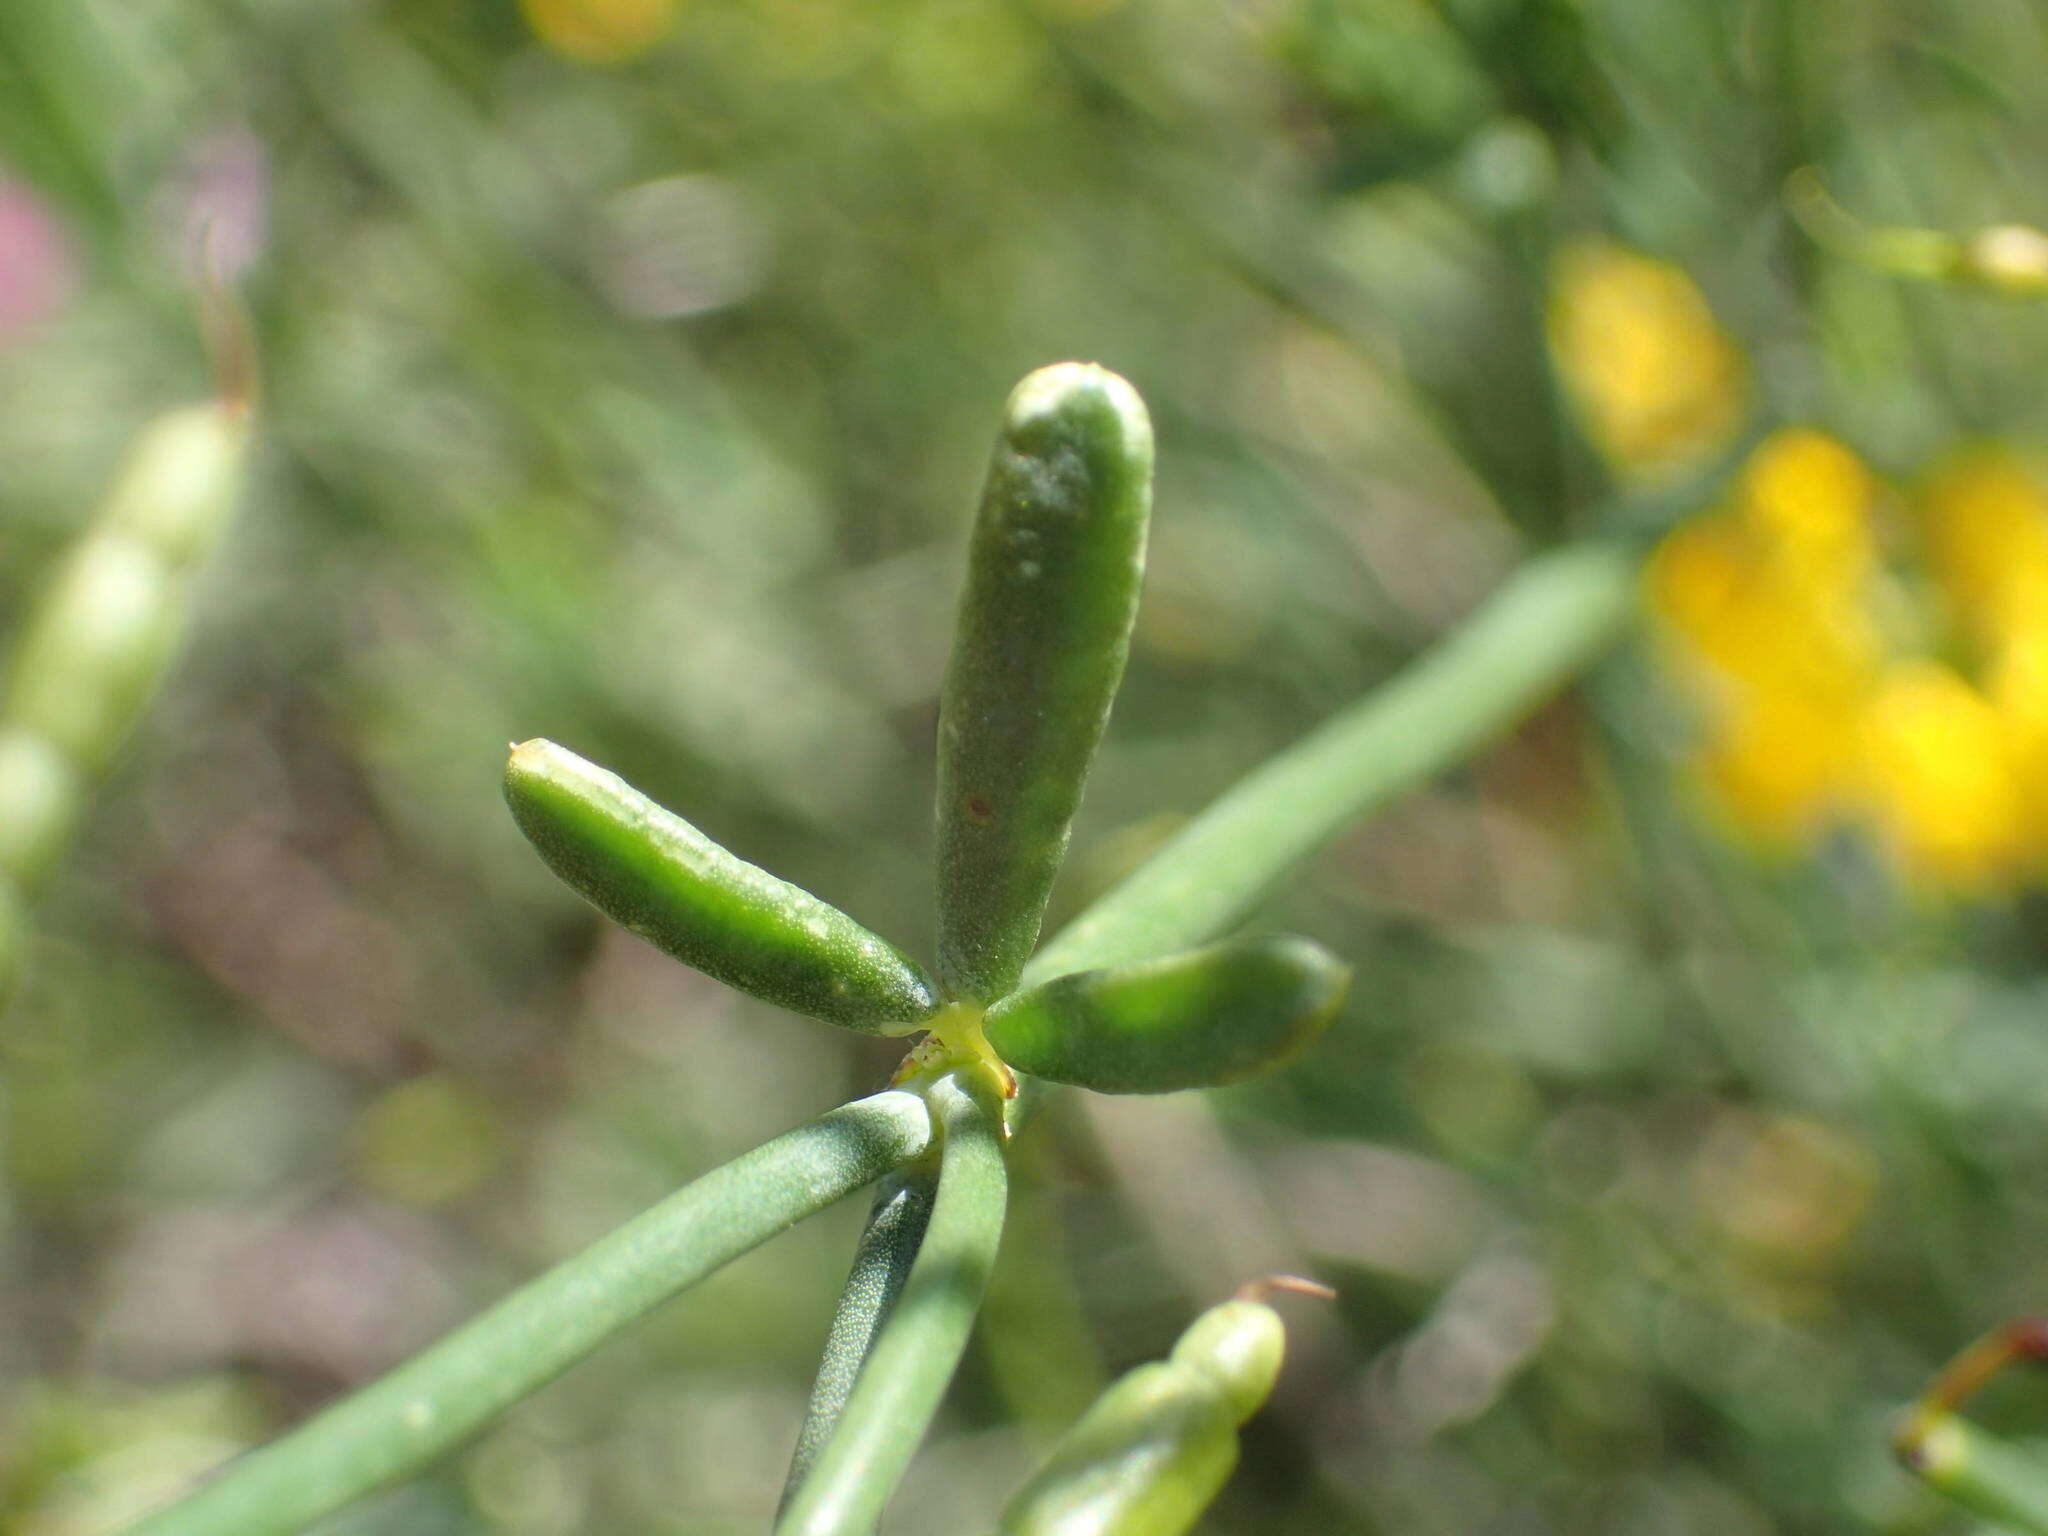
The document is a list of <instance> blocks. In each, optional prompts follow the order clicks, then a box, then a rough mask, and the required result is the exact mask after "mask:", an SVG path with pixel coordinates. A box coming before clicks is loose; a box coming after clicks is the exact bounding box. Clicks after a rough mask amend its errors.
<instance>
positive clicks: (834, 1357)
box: [782, 1157, 939, 1509]
mask: <svg viewBox="0 0 2048 1536" xmlns="http://www.w3.org/2000/svg"><path fill="white" fill-rule="evenodd" d="M938 1188H939V1181H938V1168H937V1167H936V1166H935V1165H934V1164H933V1163H932V1162H931V1160H930V1158H929V1157H927V1158H926V1159H925V1160H924V1161H922V1162H919V1163H917V1164H915V1165H913V1166H912V1167H909V1168H906V1169H904V1170H903V1171H902V1172H900V1173H897V1174H894V1175H892V1176H891V1177H890V1178H888V1179H885V1180H883V1182H882V1187H881V1190H880V1191H879V1192H878V1193H877V1194H876V1196H875V1208H874V1210H873V1211H871V1212H869V1214H868V1224H867V1226H866V1227H864V1228H863V1229H862V1230H861V1235H860V1245H859V1246H858V1247H857V1248H855V1249H854V1254H853V1267H852V1269H851V1270H850V1271H849V1272H848V1273H847V1276H846V1286H845V1289H844V1290H842V1291H841V1292H840V1293H839V1307H838V1310H837V1311H835V1312H834V1313H833V1314H832V1328H831V1331H830V1332H829V1333H828V1334H827V1335H826V1336H825V1354H824V1358H823V1359H822V1360H820V1361H819V1362H818V1376H817V1380H816V1381H815V1382H814V1383H813V1384H812V1387H811V1401H810V1406H809V1408H807V1409H806V1410H805V1413H804V1425H803V1428H802V1430H800V1431H799V1432H798V1434H797V1437H796V1452H795V1454H794V1455H792V1456H791V1457H790V1463H789V1478H788V1480H787V1482H786V1483H785V1484H784V1485H783V1490H782V1507H783V1508H784V1509H787V1508H788V1507H789V1501H790V1500H791V1499H793V1498H794V1497H795V1496H796V1491H797V1489H798V1488H799V1487H800V1486H802V1484H803V1480H804V1479H805V1477H807V1476H808V1475H809V1474H810V1470H811V1465H812V1463H813V1462H815V1461H816V1460H817V1459H818V1452H819V1451H821V1450H823V1449H824V1448H825V1443H826V1441H828V1440H830V1439H831V1438H832V1431H833V1430H834V1429H835V1428H836V1427H837V1426H838V1424H839V1415H840V1413H841V1412H842V1411H844V1409H845V1407H846V1400H847V1399H848V1398H849V1397H851V1396H852V1395H853V1384H854V1381H855V1380H856V1378H858V1377H859V1375H860V1368H861V1363H862V1362H863V1361H864V1360H866V1359H867V1357H868V1350H869V1348H870V1347H871V1346H872V1345H873V1344H874V1341H875V1334H876V1333H877V1332H878V1331H879V1330H880V1328H881V1326H882V1323H883V1321H884V1320H885V1319H886V1318H887V1317H888V1315H889V1313H890V1310H891V1309H892V1308H893V1307H894V1306H895V1305H896V1298H897V1297H898V1296H900V1295H901V1294H902V1293H903V1285H904V1282H905V1281H906V1280H908V1279H909V1277H910V1266H911V1264H912V1262H913V1261H914V1260H915V1259H916V1258H917V1251H918V1249H919V1248H921V1247H922V1246H923V1245H924V1234H925V1229H926V1227H928V1226H929V1225H930V1224H931V1217H932V1201H933V1199H934V1198H935V1197H936V1196H937V1194H938Z"/></svg>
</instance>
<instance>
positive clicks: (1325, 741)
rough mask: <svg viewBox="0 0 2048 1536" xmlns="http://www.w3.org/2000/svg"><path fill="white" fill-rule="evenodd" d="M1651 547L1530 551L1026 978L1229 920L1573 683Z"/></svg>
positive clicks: (1160, 858)
mask: <svg viewBox="0 0 2048 1536" xmlns="http://www.w3.org/2000/svg"><path fill="white" fill-rule="evenodd" d="M1640 559H1641V556H1640V552H1639V551H1638V550H1636V549H1635V548H1633V547H1631V546H1630V545H1628V544H1624V543H1622V542H1619V541H1614V542H1597V543H1587V544H1582V545H1577V546H1572V547H1568V548H1564V549H1560V550H1557V551H1555V552H1553V553H1550V554H1545V555H1540V556H1538V557H1537V558H1535V559H1533V560H1531V561H1530V562H1529V563H1528V564H1527V565H1525V566H1523V567H1522V568H1521V570H1519V571H1518V572H1516V574H1515V575H1514V576H1512V577H1511V578H1509V580H1508V582H1507V584H1506V585H1505V586H1503V587H1502V588H1501V590H1500V591H1499V592H1498V593H1497V594H1495V596H1494V597H1493V598H1492V599H1490V600H1489V601H1488V602H1487V604H1486V606H1485V607H1484V608H1482V609H1481V610H1480V611H1479V612H1478V613H1477V614H1475V615H1474V616H1473V617H1472V618H1471V619H1470V620H1469V621H1467V623H1466V624H1465V625H1464V626H1463V627H1462V628H1460V629H1459V630H1458V631H1457V632H1456V633H1455V634H1453V635H1451V636H1450V637H1449V638H1448V639H1446V640H1444V641H1443V642H1442V643H1441V644H1439V645H1438V646H1437V647H1436V648H1435V649H1434V650H1432V651H1430V652H1429V653H1428V654H1427V655H1425V656H1424V657H1422V659H1421V660H1419V661H1417V662H1416V663H1415V664H1414V665H1413V666H1411V667H1410V668H1409V669H1408V670H1407V671H1406V672H1404V673H1402V674H1401V675H1400V676H1399V677H1397V678H1395V679H1394V680H1393V681H1392V682H1390V683H1388V684H1387V685H1386V686H1385V687H1383V688H1380V689H1378V690H1376V691H1375V692H1373V693H1372V694H1370V695H1369V696H1367V697H1366V698H1364V699H1362V700H1361V701H1359V702H1358V703H1357V704H1354V705H1352V706H1351V707H1350V708H1349V709H1346V710H1344V711H1343V712H1342V713H1340V714H1338V715H1337V716H1335V717H1334V718H1333V719H1331V720H1329V721H1327V722H1326V723H1325V724H1323V725H1322V726H1320V727H1318V728H1317V729H1316V730H1315V731H1313V732H1311V733H1310V734H1309V735H1308V736H1307V737H1306V738H1304V739H1303V740H1302V741H1301V742H1300V743H1299V744H1297V745H1296V746H1294V747H1292V748H1290V749H1289V750H1287V751H1285V752H1283V753H1281V754H1280V755H1279V756H1278V757H1275V758H1272V759H1271V760H1269V761H1268V762H1267V763H1265V764H1264V765H1263V766H1262V767H1260V768H1258V769H1256V770H1255V771H1253V772H1252V773H1251V774H1249V775H1247V776H1246V777H1245V778H1243V779H1241V780H1240V781H1239V782H1238V783H1237V784H1236V785H1235V786H1234V787H1233V788H1231V789H1230V790H1228V791H1226V792H1225V793H1224V794H1223V796H1222V797H1221V798H1220V799H1218V800H1216V801H1215V802H1214V803H1213V804H1211V805H1210V806H1209V807H1208V809H1207V810H1205V811H1203V812H1202V813H1201V814H1200V815H1198V816H1197V817H1195V819H1194V820H1193V821H1191V822H1189V823H1188V824H1187V826H1185V827H1183V828H1182V829H1181V830H1180V832H1179V833H1178V834H1177V835H1176V836H1175V837H1174V838H1173V840H1172V841H1170V842H1169V843H1167V845H1166V846H1165V847H1164V848H1162V849H1160V851H1159V852H1158V853H1156V854H1154V855H1153V856H1152V858H1151V859H1150V860H1148V861H1147V862H1146V863H1145V864H1144V865H1142V866H1141V867H1140V868H1139V869H1138V870H1137V871H1136V872H1135V873H1134V874H1132V875H1131V876H1130V877H1129V878H1128V879H1126V880H1125V881H1124V882H1123V883H1122V884H1121V885H1119V886H1117V887H1116V888H1115V889H1114V890H1112V891H1110V892H1109V894H1108V895H1106V896H1104V897H1102V898H1101V899H1100V900H1099V901H1097V902H1096V903H1095V904H1094V905H1093V906H1091V907H1090V908H1088V910H1087V911H1085V912H1083V913H1082V914H1081V915H1080V916H1079V917H1078V918H1076V919H1075V920H1074V921H1073V922H1071V923H1069V924H1068V925H1067V926H1066V927H1065V928H1064V929H1062V930H1061V931H1060V933H1059V935H1058V936H1057V937H1056V938H1054V939H1053V941H1052V942H1051V943H1050V944H1048V945H1047V946H1046V947H1045V948H1044V949H1042V950H1040V951H1039V953H1038V955H1037V957H1036V958H1035V959H1033V960H1032V962H1031V964H1030V965H1029V966H1028V967H1027V968H1026V969H1025V972H1024V985H1026V986H1031V985H1036V984H1038V983H1041V982H1045V981H1050V980H1052V979H1053V978H1054V977H1057V976H1063V975H1066V974H1068V973H1069V972H1073V971H1080V970H1087V969H1090V968H1093V967H1096V966H1106V965H1124V964H1128V963H1130V962H1133V961H1138V960H1149V959H1154V958H1156V957H1159V956H1163V955H1168V954H1172V953H1173V952H1175V951H1176V950H1181V949H1186V948H1188V947H1189V946H1191V945H1196V944H1201V943H1205V942H1207V941H1209V940H1211V939H1213V938H1215V937H1217V936H1218V935H1220V934H1223V933H1225V932H1227V931H1228V930H1229V929H1230V928H1231V927H1232V926H1233V925H1234V924H1236V923H1237V922H1238V921H1239V920H1240V919H1242V918H1243V917H1244V916H1245V915H1246V914H1247V913H1248V912H1249V911H1250V910H1251V909H1252V908H1253V907H1254V906H1255V905H1256V904H1257V903H1258V901H1259V899H1260V898H1261V897H1262V896H1264V895H1265V894H1266V892H1267V891H1268V890H1269V889H1270V888H1271V887H1272V885H1273V884H1274V882H1275V881H1276V880H1278V879H1279V878H1280V877H1281V876H1282V875H1283V874H1285V873H1286V872H1287V871H1288V870H1289V869H1291V868H1292V867H1293V866H1294V865H1295V864H1297V863H1299V862H1300V861H1301V860H1303V859H1305V858H1307V857H1308V856H1309V855H1310V854H1312V853H1314V852H1315V851H1316V850H1317V849H1319V848H1321V847H1322V846H1323V845H1324V844H1325V843H1327V842H1328V841H1329V840H1330V839H1331V838H1332V837H1334V836H1335V835H1336V834H1337V833H1338V832H1339V831H1341V830H1342V829H1343V828H1344V827H1345V826H1346V825H1347V824H1349V823H1350V822H1351V821H1353V820H1355V819H1356V818H1357V817H1359V816H1362V815H1364V814H1365V813H1367V812H1368V811H1371V810H1374V809H1376V808H1378V807H1379V806H1381V805H1383V804H1385V803H1386V802H1387V801H1388V800H1391V799H1393V798H1394V797H1395V796H1396V795H1399V794H1402V793H1404V792H1405V791H1407V790H1410V789H1412V788H1414V787H1415V786H1416V785H1418V784H1420V783H1422V782H1424V781H1425V780H1427V779H1429V778H1430V777H1431V776H1432V775H1434V774H1437V773H1440V772H1442V771H1443V770H1444V769H1446V768H1449V767H1451V766H1453V765H1454V764H1456V763H1459V762H1462V761H1463V760H1464V759H1465V758H1466V757H1467V756H1468V755H1469V754H1470V753H1471V752H1472V751H1473V750H1474V749H1475V748H1477V747H1479V746H1481V745H1483V744H1484V743H1485V742H1486V741H1488V740H1490V739H1491V738H1492V737H1494V736H1496V735H1498V734H1499V733H1500V732H1501V731H1503V730H1505V729H1506V728H1507V727H1508V726H1510V725H1512V724H1513V723H1514V722H1515V721H1517V720H1519V719H1520V718H1521V717H1522V716H1524V715H1525V714H1527V713H1528V712H1529V711H1530V710H1532V709H1534V708H1535V707H1536V706H1537V705H1538V704H1540V703H1542V702H1543V701H1544V700H1546V699H1548V698H1549V697H1550V696H1551V695H1552V694H1554V693H1556V692H1557V691H1558V690H1559V689H1560V688H1562V687H1563V686H1564V685H1565V684H1566V683H1568V682H1569V681H1570V680H1571V679H1572V678H1573V677H1574V676H1575V675H1576V674H1577V673H1578V672H1579V670H1580V669H1581V668H1583V667H1584V666H1585V665H1586V664H1587V663H1588V662H1589V661H1591V660H1592V659H1593V658H1594V657H1595V656H1597V655H1598V654H1599V653H1600V651H1601V650H1602V649H1604V648H1605V647H1606V646H1607V645H1608V644H1609V643H1610V642H1612V641H1613V640H1614V639H1615V638H1616V637H1617V636H1618V635H1619V634H1620V633H1621V630H1622V628H1623V626H1624V623H1625V621H1626V620H1627V618H1628V616H1629V614H1630V612H1631V610H1632V608H1633V606H1634V603H1635V591H1636V576H1637V570H1638V567H1639V564H1640Z"/></svg>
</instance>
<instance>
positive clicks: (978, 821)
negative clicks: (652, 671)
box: [967, 795, 996, 827]
mask: <svg viewBox="0 0 2048 1536" xmlns="http://www.w3.org/2000/svg"><path fill="white" fill-rule="evenodd" d="M967 819H968V820H969V821H971V822H973V823H974V824H975V825H976V826H977V827H985V826H987V825H988V824H989V823H990V822H992V821H994V820H995V819H996V808H995V806H994V805H993V804H991V803H990V801H989V800H988V797H987V796H985V795H969V796H968V797H967Z"/></svg>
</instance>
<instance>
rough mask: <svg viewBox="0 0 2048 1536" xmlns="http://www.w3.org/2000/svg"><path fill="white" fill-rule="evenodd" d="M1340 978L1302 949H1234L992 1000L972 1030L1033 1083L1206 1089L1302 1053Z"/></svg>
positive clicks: (1292, 945) (1237, 945) (1244, 943)
mask: <svg viewBox="0 0 2048 1536" xmlns="http://www.w3.org/2000/svg"><path fill="white" fill-rule="evenodd" d="M1350 976H1351V973H1350V970H1349V969H1348V968H1347V967H1346V966H1345V965H1344V964H1343V963H1342V962H1340V961H1339V960H1337V959H1336V957H1335V956H1333V955H1331V954H1330V953H1329V952H1328V951H1327V950H1325V949H1323V948H1322V947H1321V946H1320V945H1317V944H1313V943H1311V942H1309V941H1308V940H1307V939H1298V938H1264V939H1237V940H1232V941H1229V942H1226V943H1223V944H1215V945H1211V946H1210V947H1209V948H1207V949H1197V950H1190V951H1188V952H1187V953H1185V954H1180V955H1171V956H1168V957H1167V958H1166V959H1164V960H1148V961H1144V962H1142V963H1140V964H1136V965H1120V966H1112V967H1110V968H1108V969H1105V970H1098V971H1080V972H1077V973H1076V974H1074V975H1071V976H1062V977H1060V978H1059V979H1058V980H1056V981H1049V982H1046V983H1045V984H1044V985H1042V986H1038V987H1033V988H1031V989H1030V990H1029V991H1025V992H1019V993H1016V994H1015V995H1014V996H1011V997H1007V998H1005V999H1003V1000H1002V1001H1001V1002H999V1003H997V1004H996V1005H995V1006H994V1007H993V1008H991V1009H989V1011H988V1013H987V1015H986V1016H985V1017H984V1018H983V1020H982V1028H983V1029H984V1031H985V1032H986V1033H987V1035H988V1040H989V1044H991V1045H993V1046H994V1047H995V1049H996V1054H997V1055H999V1056H1001V1057H1002V1058H1003V1060H1004V1061H1006V1062H1008V1063H1009V1064H1010V1065H1011V1066H1013V1067H1015V1068H1016V1069H1017V1070H1018V1071H1020V1072H1028V1073H1030V1074H1031V1075H1032V1076H1033V1077H1043V1078H1050V1079H1051V1080H1052V1081H1054V1082H1056V1083H1072V1084H1074V1085H1075V1086H1076V1087H1081V1088H1093V1089H1095V1090H1097V1091H1098V1092H1101V1093H1166V1092H1169V1091H1171V1090H1173V1089H1176V1088H1206V1087H1210V1086H1212V1085H1214V1084H1217V1083H1229V1082H1235V1081H1237V1080H1238V1079H1240V1078H1245V1077H1250V1076H1253V1075H1254V1074H1256V1073H1259V1072H1264V1071H1266V1070H1268V1069H1269V1068H1272V1067H1275V1066H1277V1065H1279V1064H1280V1063H1281V1062H1283V1061H1285V1060H1287V1059H1288V1058H1289V1057H1290V1056H1293V1055H1294V1054H1295V1053H1297V1052H1298V1051H1300V1050H1302V1049H1304V1048H1305V1047H1306V1046H1307V1045H1308V1043H1309V1041H1311V1040H1313V1039H1314V1038H1315V1036H1316V1035H1317V1034H1318V1033H1319V1032H1320V1031H1321V1030H1322V1028H1323V1026H1324V1025H1326V1024H1328V1023H1329V1021H1330V1019H1331V1018H1332V1017H1333V1016H1334V1015H1335V1014H1336V1011H1337V1007H1338V1005H1339V1004H1340V1003H1342V1002H1343V1000H1344V989H1345V987H1346V985H1347V984H1348V983H1349V981H1350Z"/></svg>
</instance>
